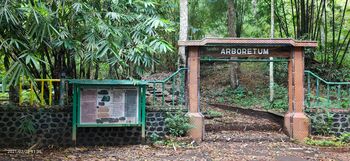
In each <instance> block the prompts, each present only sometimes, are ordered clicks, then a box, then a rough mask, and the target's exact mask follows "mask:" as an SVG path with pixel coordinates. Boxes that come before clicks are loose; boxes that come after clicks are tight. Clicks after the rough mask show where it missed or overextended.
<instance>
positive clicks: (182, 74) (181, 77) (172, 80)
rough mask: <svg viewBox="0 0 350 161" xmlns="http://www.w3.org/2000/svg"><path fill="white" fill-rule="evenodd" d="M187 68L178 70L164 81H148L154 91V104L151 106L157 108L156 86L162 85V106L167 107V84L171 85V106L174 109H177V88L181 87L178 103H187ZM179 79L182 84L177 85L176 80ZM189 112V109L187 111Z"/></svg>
mask: <svg viewBox="0 0 350 161" xmlns="http://www.w3.org/2000/svg"><path fill="white" fill-rule="evenodd" d="M186 71H187V68H180V69H178V70H177V71H176V72H174V73H173V74H171V75H170V76H169V77H167V78H165V79H163V80H149V81H146V82H147V83H148V84H151V85H153V91H152V103H151V105H153V106H156V102H157V101H156V85H157V84H160V85H161V90H162V101H161V105H162V106H164V105H165V94H164V92H165V84H166V83H171V88H172V90H171V92H170V93H171V102H170V105H171V106H172V108H174V109H177V108H176V107H175V97H174V95H175V87H178V86H179V97H178V102H179V103H180V104H183V103H185V100H186V99H185V91H186V89H185V75H186V73H185V72H186ZM177 77H178V78H179V80H180V82H179V84H176V79H177ZM185 110H187V109H185Z"/></svg>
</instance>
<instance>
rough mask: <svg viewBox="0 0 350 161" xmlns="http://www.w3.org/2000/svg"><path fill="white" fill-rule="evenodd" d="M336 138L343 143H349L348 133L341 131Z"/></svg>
mask: <svg viewBox="0 0 350 161" xmlns="http://www.w3.org/2000/svg"><path fill="white" fill-rule="evenodd" d="M338 140H339V141H341V142H343V143H350V133H349V132H348V133H343V134H341V135H340V136H339V137H338Z"/></svg>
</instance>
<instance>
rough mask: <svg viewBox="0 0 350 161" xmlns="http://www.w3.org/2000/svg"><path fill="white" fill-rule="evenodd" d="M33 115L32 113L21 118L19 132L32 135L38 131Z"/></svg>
mask: <svg viewBox="0 0 350 161" xmlns="http://www.w3.org/2000/svg"><path fill="white" fill-rule="evenodd" d="M32 117H33V116H32V115H26V116H23V117H22V118H21V119H20V121H21V125H20V126H19V129H18V132H19V133H21V134H29V135H32V134H34V133H35V132H36V129H35V128H34V123H33V119H32Z"/></svg>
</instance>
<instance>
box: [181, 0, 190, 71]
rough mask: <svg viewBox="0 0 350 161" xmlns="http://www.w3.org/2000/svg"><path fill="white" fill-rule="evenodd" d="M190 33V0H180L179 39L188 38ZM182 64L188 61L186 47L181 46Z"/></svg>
mask: <svg viewBox="0 0 350 161" xmlns="http://www.w3.org/2000/svg"><path fill="white" fill-rule="evenodd" d="M187 35H188V0H180V33H179V40H181V41H185V40H187ZM179 58H180V59H181V62H180V61H179V65H180V64H185V63H186V55H185V47H179Z"/></svg>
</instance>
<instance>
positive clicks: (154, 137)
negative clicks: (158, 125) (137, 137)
mask: <svg viewBox="0 0 350 161" xmlns="http://www.w3.org/2000/svg"><path fill="white" fill-rule="evenodd" d="M149 138H150V140H151V142H152V143H155V142H157V141H159V140H160V136H159V135H158V134H157V133H152V134H151V136H149Z"/></svg>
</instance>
